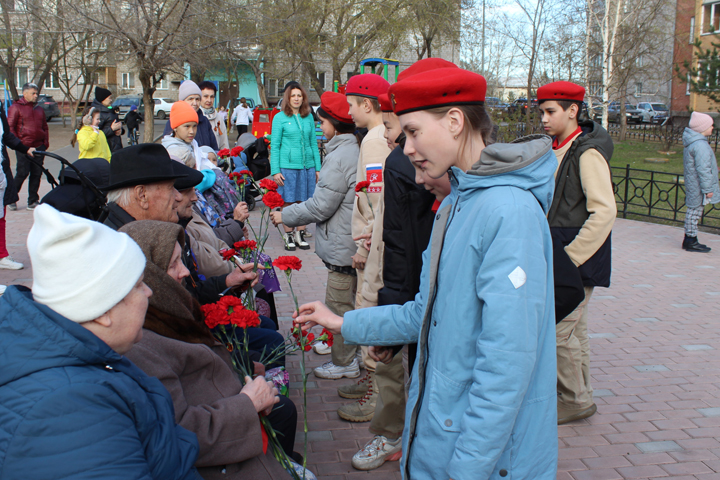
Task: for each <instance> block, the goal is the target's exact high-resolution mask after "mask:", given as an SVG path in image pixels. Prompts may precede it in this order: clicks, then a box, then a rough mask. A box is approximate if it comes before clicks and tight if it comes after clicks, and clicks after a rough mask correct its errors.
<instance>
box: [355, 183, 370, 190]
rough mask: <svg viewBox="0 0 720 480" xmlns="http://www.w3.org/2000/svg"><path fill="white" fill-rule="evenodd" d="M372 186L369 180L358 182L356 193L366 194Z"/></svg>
mask: <svg viewBox="0 0 720 480" xmlns="http://www.w3.org/2000/svg"><path fill="white" fill-rule="evenodd" d="M369 186H370V182H368V181H367V180H365V181H363V182H358V183H357V185H355V191H356V192H365V190H366V189H367V188H368V187H369Z"/></svg>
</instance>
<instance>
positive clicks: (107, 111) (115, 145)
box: [92, 100, 124, 152]
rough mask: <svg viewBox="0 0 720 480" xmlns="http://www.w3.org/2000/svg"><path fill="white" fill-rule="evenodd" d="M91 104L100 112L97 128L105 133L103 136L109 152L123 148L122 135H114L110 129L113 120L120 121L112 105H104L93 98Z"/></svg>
mask: <svg viewBox="0 0 720 480" xmlns="http://www.w3.org/2000/svg"><path fill="white" fill-rule="evenodd" d="M92 106H93V107H95V110H97V111H98V112H100V125H98V128H99V129H100V130H102V131H103V133H105V138H107V143H108V147H110V152H115V151H117V150H120V149H121V148H123V147H122V137H121V136H120V135H115V132H114V131H113V129H112V124H113V122H115V121H120V120H119V119H118V116H117V113H115V112H113V109H112V107H106V106H105V105H103V104H102V103H100V102H98V101H97V100H93V102H92ZM123 133H124V132H123Z"/></svg>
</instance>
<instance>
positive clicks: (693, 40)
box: [688, 17, 695, 44]
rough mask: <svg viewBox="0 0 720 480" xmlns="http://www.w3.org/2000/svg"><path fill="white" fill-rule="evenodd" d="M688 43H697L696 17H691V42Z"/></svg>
mask: <svg viewBox="0 0 720 480" xmlns="http://www.w3.org/2000/svg"><path fill="white" fill-rule="evenodd" d="M688 43H690V44H693V43H695V17H690V41H689V42H688Z"/></svg>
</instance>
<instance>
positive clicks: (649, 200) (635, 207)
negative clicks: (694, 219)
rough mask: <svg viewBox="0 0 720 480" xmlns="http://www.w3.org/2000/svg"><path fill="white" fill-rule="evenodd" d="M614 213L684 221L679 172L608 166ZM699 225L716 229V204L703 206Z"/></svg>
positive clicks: (719, 220)
mask: <svg viewBox="0 0 720 480" xmlns="http://www.w3.org/2000/svg"><path fill="white" fill-rule="evenodd" d="M611 169H612V175H613V188H614V190H615V201H616V202H617V207H618V215H622V218H628V216H629V217H633V216H640V217H649V218H654V219H657V220H664V221H667V222H672V223H683V222H684V221H685V183H684V181H683V176H682V174H677V173H665V172H655V171H652V170H641V169H638V168H630V165H627V166H625V167H611ZM700 225H701V226H703V227H707V228H712V229H718V230H720V208H718V207H716V206H715V205H710V208H707V207H706V208H705V212H704V213H703V216H702V218H701V219H700Z"/></svg>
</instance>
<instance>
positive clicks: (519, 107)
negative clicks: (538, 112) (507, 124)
mask: <svg viewBox="0 0 720 480" xmlns="http://www.w3.org/2000/svg"><path fill="white" fill-rule="evenodd" d="M527 103H528V102H527V98H518V99H517V100H515V101H514V102H513V103H511V104H510V106H509V107H508V113H509V114H510V115H515V113H517V112H522V113H525V111H526V109H527V108H528V104H527ZM537 106H538V102H537V100H536V99H534V98H533V99H532V100H530V108H533V109H536V108H537Z"/></svg>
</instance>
